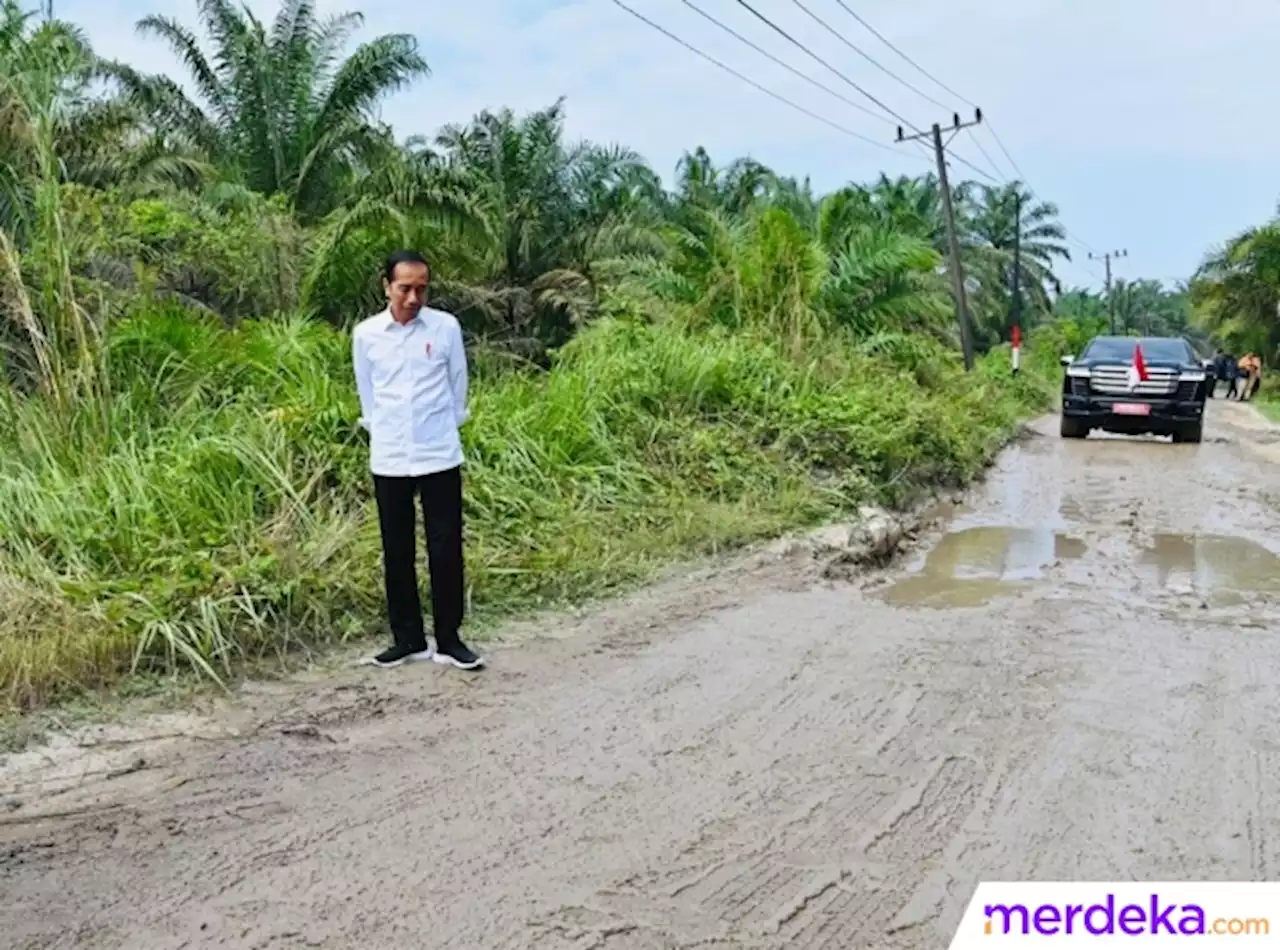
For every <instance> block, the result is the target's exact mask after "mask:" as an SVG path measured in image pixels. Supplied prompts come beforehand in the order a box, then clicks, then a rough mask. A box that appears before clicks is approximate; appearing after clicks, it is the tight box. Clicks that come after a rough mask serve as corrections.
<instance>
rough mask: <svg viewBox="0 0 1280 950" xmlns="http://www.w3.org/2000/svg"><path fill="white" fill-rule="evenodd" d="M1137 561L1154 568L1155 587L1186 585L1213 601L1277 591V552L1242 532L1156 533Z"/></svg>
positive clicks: (1279, 581) (1279, 591)
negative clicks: (1242, 535)
mask: <svg viewBox="0 0 1280 950" xmlns="http://www.w3.org/2000/svg"><path fill="white" fill-rule="evenodd" d="M1138 563H1139V564H1140V565H1141V566H1142V567H1145V568H1147V569H1148V570H1149V571H1151V570H1153V571H1154V573H1155V575H1156V583H1157V584H1159V585H1160V586H1161V587H1164V588H1175V589H1177V588H1182V589H1186V588H1190V589H1192V590H1195V591H1196V592H1197V593H1200V594H1202V595H1207V596H1209V598H1210V600H1211V601H1212V602H1213V603H1215V604H1239V603H1244V602H1246V601H1247V599H1248V598H1247V596H1245V595H1248V594H1280V557H1277V556H1276V555H1274V554H1272V553H1271V552H1270V551H1269V550H1267V549H1266V548H1264V547H1263V546H1262V545H1261V544H1255V543H1254V542H1253V541H1246V540H1245V539H1244V538H1233V537H1228V536H1225V535H1191V534H1158V535H1156V536H1155V538H1154V539H1153V540H1152V543H1151V546H1150V547H1148V548H1147V549H1146V550H1145V551H1143V553H1142V556H1141V557H1140V558H1139V561H1138Z"/></svg>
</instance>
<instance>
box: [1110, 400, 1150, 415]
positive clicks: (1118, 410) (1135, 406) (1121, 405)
mask: <svg viewBox="0 0 1280 950" xmlns="http://www.w3.org/2000/svg"><path fill="white" fill-rule="evenodd" d="M1111 411H1112V412H1114V413H1115V414H1116V415H1117V416H1149V415H1151V407H1150V406H1148V405H1147V404H1146V403H1144V402H1118V403H1116V404H1115V405H1114V406H1112V407H1111Z"/></svg>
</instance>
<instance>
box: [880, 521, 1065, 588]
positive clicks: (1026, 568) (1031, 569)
mask: <svg viewBox="0 0 1280 950" xmlns="http://www.w3.org/2000/svg"><path fill="white" fill-rule="evenodd" d="M1084 553H1085V544H1084V542H1083V541H1079V540H1076V539H1075V538H1071V537H1067V536H1066V535H1064V534H1062V533H1060V532H1057V531H1054V530H1052V529H1042V528H1007V527H978V528H964V529H962V530H959V531H952V532H951V533H949V534H947V535H945V536H944V537H943V538H942V540H941V541H939V542H938V544H937V545H936V546H935V547H934V548H933V550H931V551H930V552H929V553H928V555H927V556H926V558H925V562H924V566H923V567H922V568H921V569H920V570H919V571H916V572H915V573H912V574H909V575H908V576H907V577H904V578H902V579H901V580H899V581H898V582H896V583H894V584H892V585H891V586H889V587H887V588H886V589H885V590H884V591H883V592H882V593H881V595H880V596H881V598H882V599H883V600H884V601H885V602H886V603H889V604H893V605H895V606H918V607H978V606H981V605H982V604H985V603H987V601H989V600H991V599H992V598H994V597H997V596H999V595H1001V594H1007V593H1011V592H1013V591H1016V590H1019V589H1021V588H1022V587H1024V586H1026V585H1027V584H1028V583H1029V582H1031V581H1035V580H1038V579H1039V578H1041V577H1042V576H1043V575H1044V572H1045V570H1046V569H1047V568H1049V567H1051V566H1052V565H1053V564H1055V563H1056V562H1058V561H1062V560H1067V559H1070V558H1078V557H1080V556H1082V555H1083V554H1084Z"/></svg>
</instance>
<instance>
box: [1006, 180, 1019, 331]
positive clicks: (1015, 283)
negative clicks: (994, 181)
mask: <svg viewBox="0 0 1280 950" xmlns="http://www.w3.org/2000/svg"><path fill="white" fill-rule="evenodd" d="M1021 268H1022V192H1020V191H1018V186H1017V185H1014V190H1013V326H1014V327H1021V326H1022V274H1021ZM1009 329H1010V332H1012V330H1013V327H1010V328H1009Z"/></svg>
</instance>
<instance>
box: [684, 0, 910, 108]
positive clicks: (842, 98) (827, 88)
mask: <svg viewBox="0 0 1280 950" xmlns="http://www.w3.org/2000/svg"><path fill="white" fill-rule="evenodd" d="M681 2H682V3H683V4H684V5H685V6H687V7H688V8H689V9H690V10H692V11H693V12H694V13H696V14H698V15H699V16H701V17H703V18H705V19H707V20H710V21H711V22H712V23H714V24H715V25H716V26H718V27H720V29H722V30H724V31H725V32H726V33H728V34H729V35H730V36H733V37H734V38H736V39H738V40H740V41H741V42H743V43H746V44H747V45H748V46H750V47H751V48H752V49H753V50H755V51H756V52H757V53H759V54H760V55H762V56H766V57H768V58H769V59H771V60H772V61H773V62H775V63H777V64H778V65H779V66H781V67H782V68H783V69H785V70H787V71H788V72H790V73H793V74H794V75H796V76H799V77H800V78H801V79H803V80H804V81H805V82H807V83H811V84H812V85H814V86H817V87H818V88H819V89H821V90H822V91H823V92H825V93H827V94H828V95H831V96H835V97H836V98H837V99H839V100H840V101H841V102H844V103H847V104H848V105H851V106H853V108H855V109H857V110H858V111H859V112H865V113H866V114H867V115H869V116H871V117H872V118H873V119H877V120H879V121H881V122H887V121H888V120H887V119H885V118H884V116H882V115H880V114H879V113H876V112H872V111H871V110H870V109H868V108H867V107H866V106H864V105H862V104H861V103H859V102H854V101H853V100H852V99H850V98H849V97H848V96H845V95H843V94H841V93H838V92H836V91H835V90H834V89H832V88H831V87H830V86H827V85H824V84H823V83H820V82H818V80H816V79H814V78H813V77H812V76H808V75H805V74H804V73H802V72H801V71H800V70H798V69H796V68H795V67H794V66H792V65H791V64H790V63H786V62H784V61H783V60H781V59H779V58H778V57H777V56H774V55H773V54H772V53H770V52H769V51H768V50H766V49H764V48H763V47H761V46H758V45H757V44H756V43H754V42H752V41H751V40H749V39H747V38H746V37H745V36H743V35H742V34H741V33H739V32H738V31H737V30H735V29H734V28H733V27H731V26H726V25H725V24H724V23H722V22H720V21H719V20H717V19H716V18H715V17H713V16H712V15H711V14H710V13H707V12H706V11H705V10H703V9H702V8H701V7H699V6H697V5H695V4H694V3H693V2H692V0H681Z"/></svg>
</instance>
